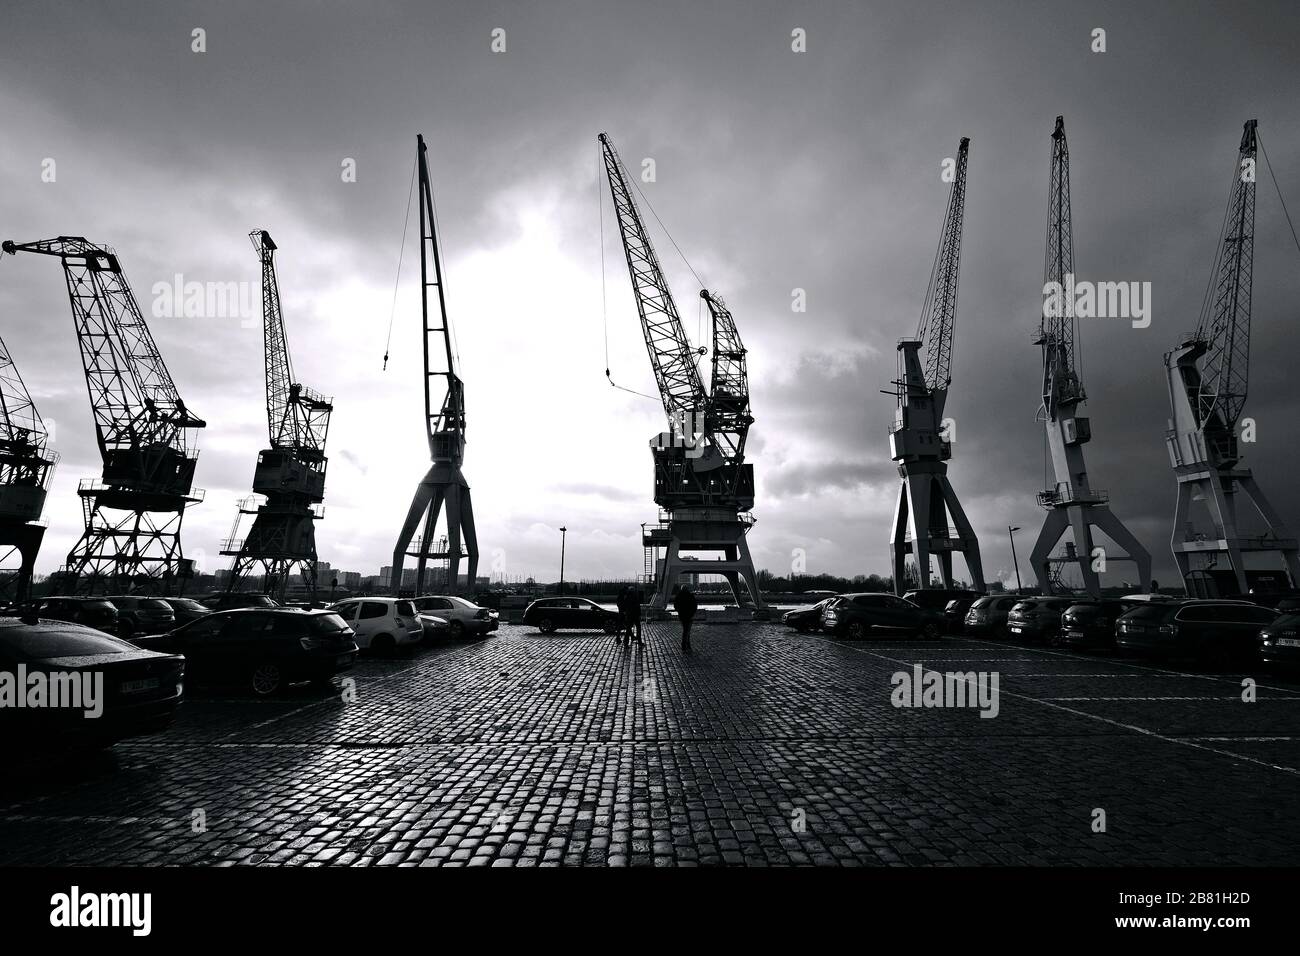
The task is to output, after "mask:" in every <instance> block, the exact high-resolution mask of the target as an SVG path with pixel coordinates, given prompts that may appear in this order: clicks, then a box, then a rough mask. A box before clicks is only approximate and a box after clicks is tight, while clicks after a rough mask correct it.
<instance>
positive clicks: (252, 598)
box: [199, 591, 280, 611]
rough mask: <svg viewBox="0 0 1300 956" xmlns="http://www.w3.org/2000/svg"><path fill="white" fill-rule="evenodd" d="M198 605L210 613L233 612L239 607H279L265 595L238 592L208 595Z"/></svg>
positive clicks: (275, 601) (277, 602)
mask: <svg viewBox="0 0 1300 956" xmlns="http://www.w3.org/2000/svg"><path fill="white" fill-rule="evenodd" d="M199 603H200V604H202V605H203V606H204V607H206V608H208V609H209V610H211V611H233V610H234V609H236V608H241V607H279V606H280V602H279V601H277V600H275V599H274V598H272V597H271V596H269V595H266V594H245V593H241V592H239V591H234V592H225V591H223V592H221V593H219V594H209V595H208V596H207V597H205V598H200V599H199Z"/></svg>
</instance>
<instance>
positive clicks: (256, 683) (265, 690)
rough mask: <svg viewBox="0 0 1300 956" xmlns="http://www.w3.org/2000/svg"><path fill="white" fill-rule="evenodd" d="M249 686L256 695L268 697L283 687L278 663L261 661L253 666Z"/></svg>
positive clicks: (282, 675)
mask: <svg viewBox="0 0 1300 956" xmlns="http://www.w3.org/2000/svg"><path fill="white" fill-rule="evenodd" d="M249 686H250V687H251V688H252V691H253V693H254V694H255V695H257V696H258V697H270V696H271V695H272V694H277V693H279V692H280V690H281V689H282V688H283V687H284V674H283V673H282V672H281V671H280V667H279V665H277V664H272V663H271V662H270V661H263V662H262V663H261V664H258V665H257V666H256V667H254V668H253V673H252V675H251V679H250V681H249Z"/></svg>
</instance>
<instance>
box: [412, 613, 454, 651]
mask: <svg viewBox="0 0 1300 956" xmlns="http://www.w3.org/2000/svg"><path fill="white" fill-rule="evenodd" d="M415 619H416V620H417V621H419V622H420V627H421V628H423V629H424V635H423V638H422V639H423V640H424V642H425V643H426V644H436V643H438V642H439V641H449V640H451V624H450V623H449V622H448V621H447V619H446V618H445V617H438V615H436V614H434V613H432V612H429V611H421V612H420V613H419V614H417V615H415Z"/></svg>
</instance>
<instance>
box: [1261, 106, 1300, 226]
mask: <svg viewBox="0 0 1300 956" xmlns="http://www.w3.org/2000/svg"><path fill="white" fill-rule="evenodd" d="M1255 142H1256V143H1258V144H1259V151H1260V153H1261V154H1262V155H1263V156H1264V166H1265V167H1266V168H1267V169H1268V175H1269V178H1270V179H1272V180H1273V188H1274V189H1275V190H1277V200H1278V202H1280V203H1281V204H1282V215H1284V216H1286V224H1287V226H1289V227H1290V229H1291V238H1292V239H1293V240H1294V241H1295V247H1296V249H1297V250H1298V251H1300V236H1297V235H1296V231H1295V223H1294V222H1292V221H1291V212H1290V210H1288V209H1287V208H1286V200H1285V199H1283V198H1282V187H1281V186H1279V185H1278V183H1277V176H1275V175H1274V174H1273V164H1272V163H1271V162H1269V160H1268V150H1266V149H1265V148H1264V139H1263V137H1261V136H1260V135H1259V129H1258V128H1256V130H1255Z"/></svg>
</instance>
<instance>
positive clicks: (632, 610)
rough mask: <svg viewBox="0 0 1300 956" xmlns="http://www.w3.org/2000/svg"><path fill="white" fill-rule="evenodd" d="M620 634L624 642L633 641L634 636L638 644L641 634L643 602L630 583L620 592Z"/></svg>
mask: <svg viewBox="0 0 1300 956" xmlns="http://www.w3.org/2000/svg"><path fill="white" fill-rule="evenodd" d="M617 606H618V635H619V638H620V639H621V641H622V643H623V644H628V643H630V642H631V640H632V638H633V636H635V637H636V641H637V643H638V644H640V643H641V634H640V627H639V623H640V622H639V621H638V618H640V616H641V602H640V601H639V600H637V598H636V596H635V595H634V594H633V592H632V588H631V586H630V585H625V586H624V587H623V590H621V591H619V592H618V601H617Z"/></svg>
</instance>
